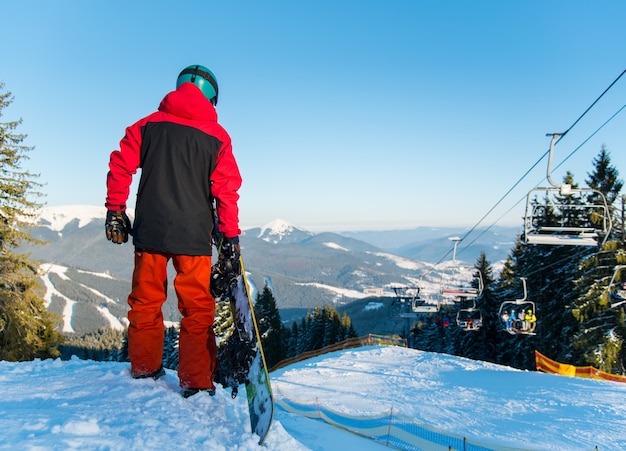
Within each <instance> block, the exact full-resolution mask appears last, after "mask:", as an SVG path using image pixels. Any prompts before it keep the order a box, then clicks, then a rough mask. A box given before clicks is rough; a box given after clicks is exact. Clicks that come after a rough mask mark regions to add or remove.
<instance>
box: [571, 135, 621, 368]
mask: <svg viewBox="0 0 626 451" xmlns="http://www.w3.org/2000/svg"><path fill="white" fill-rule="evenodd" d="M593 163H594V170H593V172H592V173H589V174H588V177H589V178H588V179H587V184H588V185H589V187H590V188H593V189H595V190H598V191H600V192H601V193H602V194H603V195H604V197H605V198H606V200H607V203H608V204H609V206H611V205H612V203H613V202H614V201H615V200H616V199H617V198H618V195H619V192H620V191H621V189H622V187H623V185H624V184H623V181H622V180H620V179H619V172H618V170H617V169H616V168H615V167H614V166H612V165H611V160H610V156H609V153H608V151H607V150H606V148H605V147H604V146H602V148H601V150H600V153H599V155H598V156H597V157H596V158H595V159H594V160H593ZM590 200H591V201H593V202H597V201H598V199H597V198H591V199H590ZM614 238H615V239H614V240H610V241H608V242H606V243H605V244H604V246H603V247H602V248H601V249H600V250H599V251H597V252H595V253H593V254H592V255H589V256H588V257H587V258H585V259H584V260H583V261H582V262H581V265H580V271H579V277H578V278H577V279H576V292H577V298H576V299H575V301H574V303H573V308H572V313H573V316H574V317H575V319H576V320H577V321H578V323H579V324H578V329H577V331H576V333H575V334H573V336H572V338H571V340H570V343H571V345H572V347H573V350H572V354H573V356H572V360H573V363H575V364H579V365H592V366H594V367H596V368H598V369H600V370H603V371H606V372H609V373H618V374H625V373H626V346H624V342H625V341H626V326H625V325H624V312H623V311H622V310H613V309H611V308H610V301H609V298H608V290H607V288H608V284H609V281H610V278H611V276H612V275H613V272H614V268H615V266H616V265H618V264H619V265H623V264H625V263H626V253H625V251H624V248H623V245H622V243H621V241H619V238H621V237H618V236H615V235H614Z"/></svg>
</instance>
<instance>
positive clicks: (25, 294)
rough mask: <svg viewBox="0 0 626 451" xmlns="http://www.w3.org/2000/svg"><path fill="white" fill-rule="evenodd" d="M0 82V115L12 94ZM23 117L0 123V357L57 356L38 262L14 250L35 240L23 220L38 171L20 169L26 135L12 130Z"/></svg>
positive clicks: (30, 211) (30, 210)
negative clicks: (39, 276) (42, 294)
mask: <svg viewBox="0 0 626 451" xmlns="http://www.w3.org/2000/svg"><path fill="white" fill-rule="evenodd" d="M3 89H4V84H3V83H0V117H2V116H3V114H2V112H3V110H4V109H5V108H6V107H8V106H9V105H10V104H11V103H12V101H13V97H12V96H11V93H10V92H3ZM21 123H22V121H21V120H19V121H13V122H0V359H2V360H10V361H24V360H32V359H35V358H48V357H56V356H58V355H59V351H58V349H57V346H58V345H59V344H60V343H62V341H63V337H62V336H61V334H60V333H59V332H58V331H57V330H56V327H57V325H58V323H59V321H60V320H59V318H57V317H56V316H54V315H52V314H50V313H49V312H48V311H47V310H46V305H45V302H44V300H43V298H42V296H41V293H42V287H41V286H40V285H39V283H38V275H39V265H38V263H37V262H35V261H33V260H31V259H30V258H29V257H28V256H27V255H24V254H19V253H16V252H15V249H16V248H17V247H18V246H19V245H20V244H22V243H30V244H36V243H38V242H37V241H36V240H35V239H33V238H32V236H31V235H30V230H29V227H31V225H30V222H29V221H28V219H32V218H33V217H34V216H35V214H36V211H37V210H38V209H39V208H41V205H40V204H39V203H37V202H36V201H34V200H32V199H31V196H40V195H41V194H40V193H38V192H37V191H36V190H37V189H38V188H39V187H40V184H38V183H36V182H35V178H36V177H37V175H35V174H31V173H30V172H28V171H25V170H23V169H22V161H23V160H24V159H27V153H28V152H29V151H31V150H32V149H33V148H32V147H27V146H24V145H22V142H23V141H24V139H25V138H26V135H23V134H18V133H16V129H17V128H18V126H19V125H21Z"/></svg>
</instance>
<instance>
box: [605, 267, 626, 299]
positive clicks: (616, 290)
mask: <svg viewBox="0 0 626 451" xmlns="http://www.w3.org/2000/svg"><path fill="white" fill-rule="evenodd" d="M622 271H624V273H623V274H622ZM608 290H609V300H610V301H611V308H616V307H620V306H622V305H624V304H626V265H617V266H616V267H615V269H614V270H613V276H612V277H611V282H610V283H609V288H608Z"/></svg>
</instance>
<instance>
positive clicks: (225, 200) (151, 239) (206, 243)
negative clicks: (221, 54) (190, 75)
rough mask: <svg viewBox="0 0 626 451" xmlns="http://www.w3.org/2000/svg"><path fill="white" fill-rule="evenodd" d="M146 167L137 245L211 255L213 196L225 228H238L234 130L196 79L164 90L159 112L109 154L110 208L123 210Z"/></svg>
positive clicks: (228, 231) (230, 231) (233, 232)
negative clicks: (222, 119) (228, 129)
mask: <svg viewBox="0 0 626 451" xmlns="http://www.w3.org/2000/svg"><path fill="white" fill-rule="evenodd" d="M138 168H141V178H140V180H139V187H138V189H137V202H136V208H135V222H134V225H133V244H134V245H135V247H137V248H138V249H145V250H153V251H158V252H168V253H172V254H184V255H211V232H212V228H213V210H212V199H215V200H216V204H217V215H218V218H219V227H218V229H219V231H220V232H223V233H224V235H225V236H227V237H235V236H237V235H239V234H240V233H241V230H239V209H238V206H237V201H238V199H239V194H238V193H237V191H238V190H239V188H240V186H241V175H240V173H239V168H238V166H237V162H236V161H235V157H234V155H233V152H232V146H231V140H230V136H229V135H228V133H227V132H226V130H224V129H223V128H222V127H221V126H220V125H219V124H218V123H217V113H216V112H215V108H214V107H213V105H212V104H211V103H210V102H209V101H208V100H207V99H206V97H204V95H203V94H202V92H201V91H200V89H198V87H196V86H195V85H194V84H192V83H183V84H182V85H181V86H179V87H178V88H177V89H176V90H175V91H172V92H170V93H169V94H167V95H166V96H165V98H164V99H163V100H162V101H161V104H160V105H159V109H158V111H157V112H155V113H152V114H150V115H149V116H147V117H145V118H143V119H140V120H139V121H137V122H136V123H135V124H133V125H131V126H130V127H128V128H127V129H126V135H125V136H124V138H123V139H122V140H121V141H120V149H119V150H115V151H113V152H112V153H111V158H110V161H109V173H108V175H107V198H106V204H105V205H106V207H107V208H108V209H110V210H117V209H122V210H123V209H125V208H126V201H127V199H128V195H129V189H130V184H131V182H132V176H133V175H134V174H136V172H137V169H138Z"/></svg>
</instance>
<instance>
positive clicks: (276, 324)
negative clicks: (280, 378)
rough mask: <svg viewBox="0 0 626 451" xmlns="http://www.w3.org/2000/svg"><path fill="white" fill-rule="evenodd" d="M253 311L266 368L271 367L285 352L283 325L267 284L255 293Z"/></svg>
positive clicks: (284, 355) (283, 356) (282, 357)
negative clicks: (259, 291)
mask: <svg viewBox="0 0 626 451" xmlns="http://www.w3.org/2000/svg"><path fill="white" fill-rule="evenodd" d="M254 313H255V316H256V320H257V324H258V326H259V335H260V336H261V346H263V353H264V354H265V362H266V364H267V366H268V368H272V367H273V366H274V365H276V364H277V363H278V362H280V361H281V360H283V359H284V358H285V357H286V355H287V353H286V350H285V346H284V326H283V323H282V321H281V319H280V313H279V311H278V307H277V306H276V299H275V298H274V295H273V294H272V290H270V288H269V287H268V286H267V284H266V285H265V286H264V287H263V291H262V292H261V293H259V294H258V295H257V298H256V302H255V304H254Z"/></svg>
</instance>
